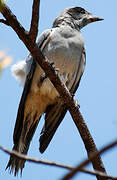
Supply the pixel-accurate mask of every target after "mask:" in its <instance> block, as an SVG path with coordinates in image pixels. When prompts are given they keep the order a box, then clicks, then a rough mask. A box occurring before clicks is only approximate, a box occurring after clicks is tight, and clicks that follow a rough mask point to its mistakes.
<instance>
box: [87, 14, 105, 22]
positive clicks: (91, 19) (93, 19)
mask: <svg viewBox="0 0 117 180" xmlns="http://www.w3.org/2000/svg"><path fill="white" fill-rule="evenodd" d="M87 19H88V23H92V22H95V21H102V20H104V19H103V18H99V17H97V16H95V15H92V14H88V18H87Z"/></svg>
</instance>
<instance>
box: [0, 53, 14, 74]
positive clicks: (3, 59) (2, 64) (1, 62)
mask: <svg viewBox="0 0 117 180" xmlns="http://www.w3.org/2000/svg"><path fill="white" fill-rule="evenodd" d="M12 60H13V58H12V57H11V56H7V55H6V52H5V51H0V73H1V72H2V70H3V69H4V68H6V67H7V66H9V65H10V64H11V62H12Z"/></svg>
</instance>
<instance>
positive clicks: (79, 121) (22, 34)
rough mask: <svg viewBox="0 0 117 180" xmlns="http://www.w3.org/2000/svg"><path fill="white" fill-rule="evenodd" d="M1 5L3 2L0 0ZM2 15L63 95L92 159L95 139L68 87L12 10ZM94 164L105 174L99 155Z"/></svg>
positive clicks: (4, 8) (3, 9)
mask: <svg viewBox="0 0 117 180" xmlns="http://www.w3.org/2000/svg"><path fill="white" fill-rule="evenodd" d="M0 5H1V0H0ZM1 13H2V15H3V16H4V17H5V18H6V20H7V21H8V22H9V24H10V26H11V27H12V28H13V30H14V31H15V32H16V33H17V35H18V36H19V38H20V39H21V40H22V41H23V42H24V44H25V45H26V47H27V48H28V50H29V51H30V52H31V54H32V55H33V57H34V58H35V59H36V61H37V62H38V64H39V65H40V66H41V67H42V69H43V70H44V71H45V73H46V75H47V76H48V77H49V79H50V80H51V82H52V83H53V84H54V86H55V88H56V89H57V91H58V92H59V94H60V95H61V97H62V99H63V101H64V102H65V103H66V105H67V107H68V109H69V111H70V113H71V116H72V118H73V120H74V123H75V124H76V126H77V129H78V130H79V132H80V135H81V137H82V139H83V142H84V144H85V147H86V150H87V153H88V157H89V158H90V156H91V154H92V152H98V151H97V148H96V145H95V143H94V141H93V138H92V137H91V134H90V132H89V130H88V127H87V125H86V123H85V122H84V119H83V117H82V115H81V113H80V111H79V109H78V108H77V107H76V106H75V103H74V101H73V98H72V96H71V94H70V93H69V91H68V89H67V88H66V86H65V85H64V84H63V83H62V82H61V80H60V78H59V76H58V75H57V73H56V72H55V69H54V68H53V67H52V66H51V64H50V63H49V62H48V60H47V59H46V58H45V57H44V56H43V54H42V53H41V51H40V50H39V49H38V47H37V45H36V44H35V43H33V42H32V38H31V37H30V36H29V35H28V33H27V31H25V29H24V28H23V27H22V25H21V24H20V23H19V22H18V21H17V19H16V17H15V16H14V14H13V13H12V12H11V11H10V9H9V8H8V7H7V6H6V5H4V6H3V8H2V10H1ZM92 164H93V167H94V169H95V170H98V171H101V172H105V173H106V171H105V169H104V166H103V163H102V161H101V158H100V155H99V154H98V155H97V156H96V157H95V159H93V160H92ZM97 178H98V179H99V180H105V179H107V178H100V177H97Z"/></svg>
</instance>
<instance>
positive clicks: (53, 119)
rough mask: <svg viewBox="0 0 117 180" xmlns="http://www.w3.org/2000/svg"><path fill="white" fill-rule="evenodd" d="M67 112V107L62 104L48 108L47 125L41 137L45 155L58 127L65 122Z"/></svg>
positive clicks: (42, 150)
mask: <svg viewBox="0 0 117 180" xmlns="http://www.w3.org/2000/svg"><path fill="white" fill-rule="evenodd" d="M66 112H67V109H66V106H65V105H64V104H62V103H61V102H60V103H59V102H58V103H57V104H55V105H51V106H48V108H47V111H46V115H45V125H44V127H43V129H42V132H41V136H40V140H39V141H40V148H39V150H40V152H41V153H43V152H44V151H45V150H46V148H47V147H48V145H49V143H50V141H51V139H52V137H53V136H54V134H55V132H56V130H57V128H58V126H59V125H60V123H61V121H62V120H63V118H64V116H65V114H66Z"/></svg>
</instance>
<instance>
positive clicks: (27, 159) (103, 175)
mask: <svg viewBox="0 0 117 180" xmlns="http://www.w3.org/2000/svg"><path fill="white" fill-rule="evenodd" d="M0 149H1V150H2V151H3V152H5V153H7V154H10V155H14V156H17V157H18V158H20V159H23V160H26V161H28V162H33V163H36V164H43V165H48V166H51V167H59V168H62V169H66V170H70V171H73V170H74V169H75V168H73V167H71V166H68V165H65V164H60V163H57V162H53V161H44V160H40V159H36V158H34V157H29V156H27V155H23V154H21V153H18V152H17V151H13V150H12V151H10V150H8V149H7V148H5V147H3V146H0ZM79 171H80V172H83V173H86V174H89V175H94V176H95V175H98V176H101V177H106V178H110V179H112V180H115V179H116V180H117V177H113V176H110V175H107V174H105V173H102V172H100V171H91V170H87V169H84V168H82V169H80V170H79Z"/></svg>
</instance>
